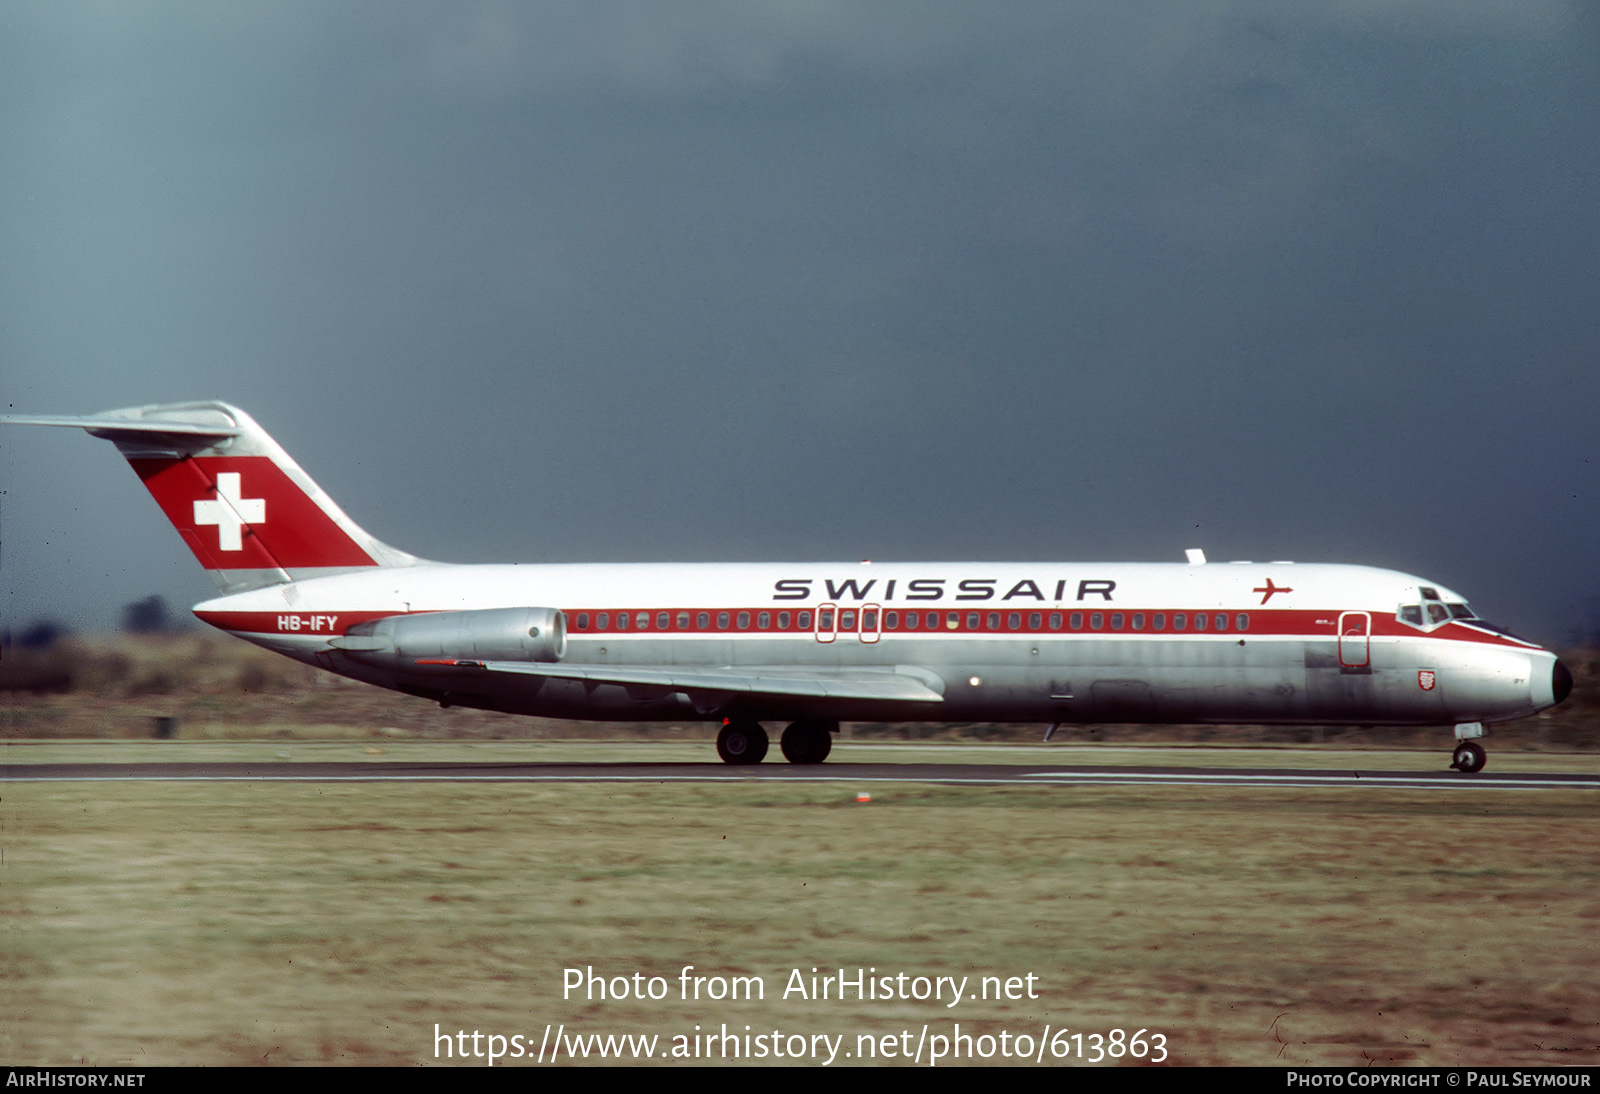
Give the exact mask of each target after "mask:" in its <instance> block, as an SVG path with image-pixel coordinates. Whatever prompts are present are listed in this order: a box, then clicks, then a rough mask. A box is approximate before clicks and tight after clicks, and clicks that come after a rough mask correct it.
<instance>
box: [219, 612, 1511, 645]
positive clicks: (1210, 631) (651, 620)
mask: <svg viewBox="0 0 1600 1094" xmlns="http://www.w3.org/2000/svg"><path fill="white" fill-rule="evenodd" d="M834 611H835V622H836V625H837V630H836V632H829V633H837V634H839V635H841V636H857V635H859V634H860V628H861V624H862V620H861V611H862V610H861V609H860V608H855V607H851V608H837V609H834ZM910 611H911V610H910V609H903V608H888V609H879V616H878V627H879V629H878V630H877V631H874V630H872V629H871V627H868V630H867V634H868V636H869V637H870V636H872V635H874V634H881V635H882V636H883V637H889V636H898V637H906V638H913V637H919V636H924V637H925V636H929V635H934V634H944V635H949V634H960V635H992V636H995V637H1013V638H1019V639H1023V638H1028V639H1037V638H1074V637H1077V638H1091V637H1092V638H1103V637H1133V636H1140V637H1146V638H1157V637H1168V638H1170V637H1184V638H1193V637H1208V636H1209V637H1226V638H1242V639H1247V640H1248V639H1250V638H1265V637H1273V638H1318V639H1335V638H1337V637H1339V636H1338V634H1337V631H1336V628H1337V622H1338V619H1339V616H1340V614H1341V613H1340V612H1338V611H1333V610H1329V611H1321V612H1318V611H1305V610H1300V609H1293V610H1291V609H1284V610H1280V611H1264V610H1262V609H1260V608H1257V609H1256V610H1254V611H1248V612H1239V611H1229V612H1220V611H1216V610H1208V611H1206V612H1204V613H1196V612H1194V611H1193V610H1191V609H1183V610H1182V611H1167V610H1160V611H1157V610H1150V609H1139V610H1138V611H1137V612H1135V611H1131V610H1128V609H1118V610H1117V611H1116V612H1111V611H1106V610H1104V609H1097V610H1093V611H1083V610H1073V611H1062V612H1059V613H1058V612H1050V611H1042V612H1038V613H1033V612H1021V613H1020V619H1019V620H1018V623H1019V625H1018V627H1017V628H1016V629H1012V628H1011V626H1010V616H1011V614H1012V613H1010V612H1009V611H1002V612H999V613H998V617H999V618H998V626H991V625H990V624H991V622H993V621H992V620H991V618H990V617H991V616H992V615H995V614H996V613H993V612H988V611H982V610H979V611H977V612H974V611H973V610H972V609H970V608H963V609H956V610H952V609H948V608H943V609H938V610H929V609H923V608H919V609H915V611H914V613H913V614H915V615H916V616H917V626H916V627H914V628H908V627H907V626H906V622H907V615H908V612H910ZM702 613H703V614H704V615H705V616H706V623H705V625H704V626H702V625H701V624H700V618H699V617H700V615H701V614H702ZM763 613H765V614H766V615H767V617H768V623H769V625H768V626H767V627H762V626H760V620H761V616H762V614H763ZM780 613H782V614H787V615H788V617H789V626H788V627H787V628H779V627H778V626H777V623H778V620H779V616H780ZM852 613H853V615H852ZM195 614H196V615H198V616H199V617H200V619H201V620H203V621H204V622H206V623H209V624H211V625H212V626H214V627H218V628H220V629H222V630H227V631H239V632H244V633H250V634H303V635H324V634H325V635H328V636H330V637H332V636H336V635H342V634H344V633H346V632H347V631H348V630H349V629H350V628H351V627H353V626H355V625H356V624H357V623H365V622H368V621H370V620H373V619H383V618H387V617H389V616H394V615H406V614H411V613H406V612H386V611H377V612H374V611H327V612H306V611H294V612H197V613H195ZM564 614H565V615H566V618H567V626H568V627H569V628H570V630H569V633H570V634H572V635H574V636H580V637H591V638H600V637H607V636H619V635H620V636H626V635H634V634H651V635H685V636H687V635H745V634H790V635H795V636H806V635H811V634H813V633H815V630H816V624H817V609H816V608H814V607H803V608H784V609H775V608H714V609H706V608H649V609H644V608H639V609H631V608H630V609H626V610H622V609H617V608H607V609H603V610H599V609H592V608H579V609H570V608H569V609H564ZM602 614H604V615H605V616H606V617H607V623H608V625H607V626H606V627H605V628H603V629H602V628H600V627H599V626H598V622H599V617H600V616H601V615H602ZM619 614H625V615H626V616H627V617H628V626H627V627H626V628H619V627H617V626H616V625H615V622H616V619H617V616H618V615H619ZM663 614H665V615H666V617H667V625H666V626H665V627H661V626H660V625H659V617H660V616H661V615H663ZM724 614H726V616H727V620H728V623H727V626H718V625H717V621H718V619H719V618H720V617H721V616H723V615H724ZM1033 614H1038V615H1039V616H1040V626H1039V627H1037V628H1030V627H1029V626H1028V624H1029V622H1030V617H1031V616H1032V615H1033ZM1158 614H1159V615H1163V616H1164V617H1165V620H1164V626H1163V628H1162V629H1160V630H1156V629H1154V627H1153V622H1154V617H1155V616H1156V615H1158ZM1197 614H1204V615H1205V616H1206V623H1207V627H1206V629H1205V630H1196V629H1195V628H1194V626H1193V620H1194V618H1195V616H1196V615H1197ZM1370 614H1371V620H1372V621H1371V637H1373V638H1395V637H1403V638H1433V639H1441V640H1449V641H1457V642H1475V643H1483V644H1486V645H1500V646H1514V647H1517V648H1521V649H1530V648H1531V649H1536V648H1538V647H1536V646H1532V645H1530V644H1529V643H1526V642H1519V641H1517V640H1515V639H1510V638H1506V637H1504V636H1502V635H1498V634H1494V633H1492V632H1490V631H1485V630H1480V629H1479V628H1477V627H1473V626H1471V625H1470V623H1459V622H1455V621H1452V622H1449V623H1445V624H1443V625H1441V626H1439V627H1437V628H1436V629H1434V630H1432V631H1419V630H1417V629H1416V628H1414V627H1411V626H1408V625H1407V624H1404V623H1401V622H1400V621H1399V620H1397V619H1396V618H1394V616H1393V615H1392V614H1387V615H1380V614H1378V613H1377V612H1372V613H1370ZM641 615H642V616H644V617H645V624H644V625H643V626H640V625H639V622H638V621H639V617H640V616H641ZM680 615H687V616H688V625H687V626H679V623H680V619H679V616H680ZM741 615H745V616H747V617H748V618H747V622H746V625H745V626H743V627H740V626H739V625H738V622H739V617H740V616H741ZM802 615H804V616H805V622H804V623H802V622H801V616H802ZM891 615H893V616H895V617H896V619H895V625H894V626H890V625H889V621H888V617H889V616H891ZM952 615H953V616H955V617H956V626H955V627H954V628H952V627H950V625H949V619H950V617H951V616H952ZM973 615H976V617H977V625H976V626H972V625H971V623H972V620H971V618H970V617H971V616H973ZM1052 615H1059V616H1060V622H1061V626H1060V627H1059V628H1058V629H1053V630H1052V629H1050V627H1049V625H1048V624H1049V621H1050V618H1051V616H1052ZM1074 615H1077V616H1080V617H1081V618H1080V620H1079V623H1080V625H1079V626H1078V627H1077V628H1073V627H1072V626H1071V623H1072V617H1073V616H1074ZM1113 615H1120V616H1121V617H1122V629H1121V630H1113V629H1112V617H1113ZM1135 615H1140V616H1143V624H1144V625H1143V627H1142V628H1141V629H1138V630H1135V629H1134V628H1133V617H1134V616H1135ZM1180 615H1182V616H1184V617H1185V624H1186V625H1185V627H1184V629H1183V630H1175V629H1173V623H1174V621H1175V619H1176V617H1177V616H1180ZM1219 615H1221V616H1225V617H1226V619H1227V627H1226V628H1225V629H1218V628H1217V627H1216V618H1217V616H1219ZM1241 615H1242V616H1245V617H1246V619H1247V622H1248V624H1249V625H1248V626H1247V627H1245V628H1243V629H1240V628H1239V626H1238V620H1239V617H1240V616H1241ZM1095 616H1099V617H1100V627H1099V629H1095V628H1094V627H1093V622H1094V617H1095ZM847 618H849V625H848V627H847V626H846V625H845V620H846V619H847ZM930 619H933V620H935V621H936V622H934V623H932V624H931V625H930V623H929V620H930ZM1355 637H1359V636H1355Z"/></svg>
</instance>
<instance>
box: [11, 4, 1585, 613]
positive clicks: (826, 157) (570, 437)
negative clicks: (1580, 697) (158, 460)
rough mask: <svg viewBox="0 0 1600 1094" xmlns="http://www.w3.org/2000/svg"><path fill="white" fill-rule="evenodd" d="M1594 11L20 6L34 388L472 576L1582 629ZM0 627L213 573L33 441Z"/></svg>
mask: <svg viewBox="0 0 1600 1094" xmlns="http://www.w3.org/2000/svg"><path fill="white" fill-rule="evenodd" d="M1596 11H1597V9H1596V8H1595V7H1594V6H1593V5H1591V4H1588V3H1580V2H1572V3H1561V2H1554V0H1518V2H1506V3H1489V2H1482V0H1370V2H1353V3H1352V2H1343V3H1327V4H1323V3H1315V2H1311V3H1302V4H1293V5H1282V4H1278V3H1269V2H1266V0H1259V2H1252V0H1240V2H1235V3H1223V2H1218V3H1198V2H1184V3H1171V4H1162V3H1151V4H1137V5H1131V4H1125V3H1063V2H1048V3H1023V2H1007V3H999V4H978V3H933V2H928V0H917V2H889V0H885V2H882V3H870V2H860V0H839V2H805V0H785V2H781V3H780V2H760V3H755V2H745V3H733V2H729V3H714V2H699V3H692V2H680V3H646V2H638V3H607V2H594V0H586V2H582V3H559V4H557V3H509V2H508V3H472V2H461V0H457V2H449V3H437V4H434V3H411V4H405V3H388V2H385V3H330V2H325V0H318V2H315V3H286V2H283V0H273V2H270V3H251V2H237V3H229V4H225V5H218V4H206V3H134V4H125V3H71V4H61V3H53V2H51V3H46V2H29V0H23V2H16V0H12V2H8V3H6V4H5V5H4V6H0V199H3V200H0V409H3V410H8V411H9V410H14V411H16V412H21V413H84V412H91V411H97V410H103V409H108V408H111V407H119V406H128V405H134V404H140V403H149V402H161V401H173V400H182V399H193V398H212V397H215V398H223V399H227V400H229V401H231V402H235V403H237V404H239V405H240V406H242V407H244V408H245V409H246V410H248V411H249V412H250V413H251V414H253V415H254V416H255V417H256V418H257V419H258V420H259V421H260V422H261V423H262V424H263V425H264V426H265V427H266V428H267V429H268V430H269V431H271V432H272V433H273V434H274V435H275V436H276V437H277V438H278V439H279V441H281V442H282V443H283V444H284V445H285V446H286V447H287V448H288V449H289V450H290V451H291V452H292V453H293V454H294V455H295V456H296V458H297V459H299V461H300V462H301V463H302V465H304V466H305V468H306V469H307V470H308V471H309V472H310V473H311V474H312V476H313V477H315V478H316V479H317V480H318V481H319V482H321V484H322V485H323V486H324V487H326V488H327V489H328V490H329V491H330V492H331V493H332V494H333V495H334V496H335V497H336V498H338V499H339V500H340V502H341V503H342V504H343V505H344V507H345V508H346V509H347V510H348V511H349V512H350V514H351V515H352V516H353V517H354V518H355V519H356V520H358V521H359V522H361V523H362V524H364V525H365V526H366V527H367V528H368V529H370V530H371V531H372V532H374V533H375V534H376V535H378V536H380V537H381V538H383V539H386V540H388V541H390V542H392V543H395V544H396V545H398V546H401V547H404V548H406V549H408V550H411V551H413V552H415V553H417V554H420V555H423V556H425V557H431V558H439V559H445V560H451V561H509V560H522V561H566V560H588V559H596V560H656V559H666V560H723V559H739V560H747V559H749V560H762V559H834V560H857V559H861V558H873V559H879V560H888V559H895V558H907V559H911V558H915V559H996V560H1002V559H1018V560H1079V559H1082V560H1102V559H1130V560H1173V561H1177V560H1181V558H1182V552H1183V549H1184V548H1186V547H1194V546H1198V547H1203V548H1204V549H1205V550H1206V551H1207V553H1208V554H1209V555H1210V557H1211V558H1212V559H1214V560H1220V559H1229V558H1253V559H1281V558H1292V559H1300V560H1304V561H1347V562H1362V563H1370V564H1375V565H1383V566H1392V567H1395V568H1398V569H1403V570H1407V571H1411V572H1417V573H1422V574H1426V575H1428V576H1430V577H1431V578H1433V579H1434V580H1437V581H1439V582H1442V583H1444V584H1446V585H1449V586H1452V587H1454V588H1456V589H1457V590H1458V591H1460V592H1463V593H1465V594H1466V595H1467V596H1469V597H1470V598H1471V600H1472V601H1473V603H1474V606H1475V607H1477V608H1478V609H1479V611H1480V612H1482V613H1484V614H1486V615H1490V616H1492V617H1494V618H1497V619H1499V620H1500V621H1502V622H1503V623H1505V624H1506V625H1508V626H1511V627H1513V628H1514V629H1519V630H1521V631H1523V632H1524V633H1527V634H1528V635H1529V636H1530V637H1535V638H1539V639H1543V640H1547V641H1552V642H1564V641H1566V640H1567V639H1568V638H1569V637H1570V636H1571V635H1572V634H1573V632H1574V631H1575V630H1578V629H1581V628H1587V627H1589V626H1590V625H1591V624H1592V623H1596V624H1600V618H1597V617H1600V600H1597V599H1596V598H1597V596H1600V583H1597V580H1596V576H1597V572H1600V562H1597V553H1600V552H1597V548H1600V517H1597V515H1596V504H1597V502H1600V496H1597V494H1600V491H1597V490H1596V473H1597V470H1600V453H1597V450H1596V449H1597V446H1596V443H1595V439H1594V436H1595V421H1596V418H1597V413H1596V412H1597V410H1600V372H1597V365H1600V136H1597V135H1600V15H1597V14H1596ZM0 489H3V490H4V491H5V493H4V495H3V496H0V520H3V528H0V606H3V608H4V612H5V623H6V624H7V625H9V626H12V627H16V626H20V625H25V624H26V623H27V622H28V621H30V620H32V619H34V618H37V617H40V616H51V617H55V618H61V619H65V620H68V621H69V622H71V623H73V624H74V625H76V626H79V627H82V628H93V627H97V626H108V625H110V624H113V623H114V622H115V621H116V619H117V618H118V613H119V610H120V608H121V606H122V605H123V604H125V603H127V602H129V601H131V600H135V599H138V598H140V597H143V596H146V595H149V594H151V593H160V594H162V595H164V596H166V597H167V598H168V599H169V600H171V601H172V602H173V604H174V606H175V607H179V608H185V607H187V606H188V605H189V604H192V603H194V602H196V601H198V600H200V599H203V598H205V597H208V596H210V595H213V592H214V588H213V586H212V585H211V583H210V581H209V580H208V579H207V578H206V577H205V576H204V574H203V573H202V572H201V571H200V570H199V568H198V567H197V566H196V565H195V563H194V561H193V559H192V558H191V557H190V556H189V554H188V552H187V551H186V550H185V549H184V548H183V547H182V546H181V543H180V541H179V540H178V537H177V536H176V535H175V534H174V533H173V532H172V531H171V529H170V528H169V527H168V526H167V525H166V524H165V522H164V521H163V520H162V519H161V517H160V515H159V513H158V511H157V510H156V508H155V506H154V504H153V503H152V502H151V501H150V500H149V499H148V497H147V496H146V495H145V494H144V493H143V491H142V489H141V488H140V487H139V486H138V484H137V482H136V480H135V479H134V477H133V476H132V474H131V473H130V472H129V471H128V470H127V469H126V467H124V466H123V465H122V461H121V460H120V459H119V458H118V457H117V456H116V454H115V452H114V450H113V449H112V448H111V447H110V446H109V445H106V444H104V443H103V442H98V441H94V440H91V439H89V438H87V437H86V436H84V435H83V434H81V433H78V432H66V431H57V430H42V429H22V428H4V427H0Z"/></svg>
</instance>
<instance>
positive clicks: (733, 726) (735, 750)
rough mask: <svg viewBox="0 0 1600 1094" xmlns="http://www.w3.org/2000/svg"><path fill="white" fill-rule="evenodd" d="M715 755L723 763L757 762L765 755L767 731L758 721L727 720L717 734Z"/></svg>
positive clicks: (764, 757)
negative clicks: (719, 757) (720, 758)
mask: <svg viewBox="0 0 1600 1094" xmlns="http://www.w3.org/2000/svg"><path fill="white" fill-rule="evenodd" d="M717 755H718V756H721V757H722V762H723V763H729V764H758V763H760V762H761V761H762V760H764V759H766V756H767V731H766V730H765V729H762V728H761V723H760V722H745V721H733V722H729V723H728V724H727V725H725V726H723V727H722V732H721V733H718V734H717Z"/></svg>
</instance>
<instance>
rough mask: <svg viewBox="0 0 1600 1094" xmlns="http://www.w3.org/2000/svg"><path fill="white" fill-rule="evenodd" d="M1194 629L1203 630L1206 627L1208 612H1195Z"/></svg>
mask: <svg viewBox="0 0 1600 1094" xmlns="http://www.w3.org/2000/svg"><path fill="white" fill-rule="evenodd" d="M1194 629H1195V630H1197V631H1203V630H1205V629H1206V613H1205V612H1195V613H1194Z"/></svg>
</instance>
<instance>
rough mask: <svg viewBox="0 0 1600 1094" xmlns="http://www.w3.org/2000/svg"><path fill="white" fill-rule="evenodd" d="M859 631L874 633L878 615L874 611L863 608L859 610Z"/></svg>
mask: <svg viewBox="0 0 1600 1094" xmlns="http://www.w3.org/2000/svg"><path fill="white" fill-rule="evenodd" d="M861 629H862V630H864V631H875V630H877V629H878V613H877V611H876V609H872V608H863V609H862V610H861Z"/></svg>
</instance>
